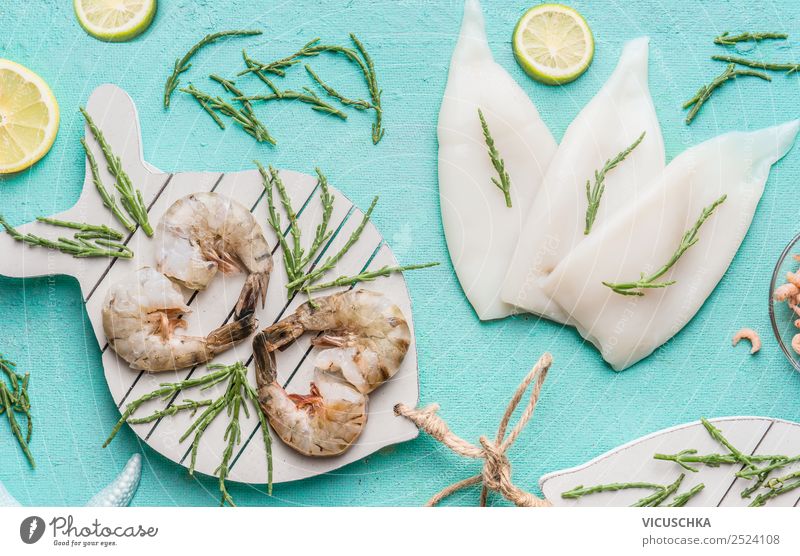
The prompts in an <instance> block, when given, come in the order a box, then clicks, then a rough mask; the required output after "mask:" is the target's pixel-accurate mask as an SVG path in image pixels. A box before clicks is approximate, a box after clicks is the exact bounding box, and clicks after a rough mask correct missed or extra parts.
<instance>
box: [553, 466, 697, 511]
mask: <svg viewBox="0 0 800 556" xmlns="http://www.w3.org/2000/svg"><path fill="white" fill-rule="evenodd" d="M684 478H685V476H684V474H683V473H681V474H680V476H678V478H677V479H676V480H675V481H674V482H672V483H670V484H668V485H659V484H656V483H644V482H638V483H609V484H605V485H595V486H591V487H584V486H583V485H578V486H576V487H575V488H573V489H572V490H568V491H565V492H562V493H561V497H562V498H567V499H577V498H581V497H583V496H588V495H590V494H598V493H601V492H617V491H620V490H630V489H637V490H639V489H643V490H652V491H653V493H652V494H650V495H648V496H645V497H644V498H641V499H639V500H637V501H636V502H634V503H633V504H631V507H636V508H654V507H658V506H661V504H662V503H664V502H665V501H666V500H667V499H668V498H669V497H670V496H672V495H673V494H675V492H677V490H678V489H679V488H680V486H681V483H682V482H683V479H684ZM703 488H705V485H703V484H702V483H701V484H699V485H696V486H695V487H693V488H692V489H691V490H689V491H687V492H684V493H682V494H678V495H677V496H676V497H675V498H674V499H673V501H672V503H671V504H669V505H670V506H673V507H680V506H685V505H686V503H687V502H688V501H689V500H690V499H691V498H692V497H693V496H695V495H696V494H697V493H698V492H700V491H701V490H703Z"/></svg>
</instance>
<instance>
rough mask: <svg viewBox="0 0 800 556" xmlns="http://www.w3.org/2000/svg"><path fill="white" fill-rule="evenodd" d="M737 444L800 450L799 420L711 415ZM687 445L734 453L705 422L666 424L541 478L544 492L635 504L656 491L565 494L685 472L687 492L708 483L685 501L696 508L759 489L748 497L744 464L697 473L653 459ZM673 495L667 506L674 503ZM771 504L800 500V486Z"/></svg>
mask: <svg viewBox="0 0 800 556" xmlns="http://www.w3.org/2000/svg"><path fill="white" fill-rule="evenodd" d="M710 421H711V423H712V424H713V425H714V426H715V427H716V428H718V429H719V430H720V431H721V432H722V434H723V435H724V436H725V438H727V439H728V440H729V441H730V442H731V443H732V444H733V445H734V446H735V447H736V448H738V449H739V450H740V451H741V452H742V453H744V454H747V455H759V454H762V455H786V456H790V457H791V456H796V455H800V424H798V423H793V422H790V421H783V420H781V419H770V418H767V417H723V418H718V419H710ZM686 449H695V450H697V452H698V455H704V454H728V453H729V452H728V451H727V450H726V449H725V448H724V447H723V446H722V445H720V443H719V442H717V441H715V440H714V439H713V438H711V436H710V435H709V434H708V432H707V431H706V429H705V427H703V425H702V423H700V422H699V421H695V422H693V423H687V424H685V425H679V426H677V427H673V428H669V429H665V430H662V431H659V432H656V433H653V434H650V435H648V436H644V437H642V438H639V439H637V440H634V441H633V442H629V443H628V444H625V445H623V446H620V447H619V448H616V449H615V450H611V451H610V452H607V453H605V454H603V455H601V456H598V457H596V458H595V459H593V460H591V461H590V462H588V463H585V464H584V465H580V466H578V467H573V468H571V469H564V470H562V471H556V472H554V473H548V474H547V475H545V476H543V477H542V478H541V479H540V480H539V486H540V488H541V489H542V492H543V493H544V495H545V498H547V500H548V501H550V502H551V503H552V504H553V505H554V506H573V507H574V506H583V507H591V506H630V505H631V504H633V503H635V502H636V501H638V500H640V499H642V498H644V497H645V496H647V495H649V494H652V493H653V491H652V490H642V489H626V490H619V491H616V492H602V493H598V494H590V495H587V496H583V497H581V498H577V499H569V498H562V496H561V494H562V493H563V492H566V491H568V490H571V489H573V488H575V487H576V486H579V485H583V486H585V487H591V486H595V485H601V484H609V483H629V482H648V483H655V484H660V485H668V484H671V483H672V482H674V481H675V480H676V479H677V478H678V477H679V476H680V474H681V473H684V475H685V477H684V479H683V482H682V483H681V485H680V488H679V489H678V492H679V493H683V492H687V491H689V490H690V489H691V488H692V487H694V486H696V485H699V484H700V483H702V484H704V485H705V488H703V490H701V491H700V492H699V493H698V494H697V495H695V496H694V497H692V498H691V499H690V500H689V502H688V503H687V504H686V505H687V507H688V506H695V507H712V506H747V505H749V504H750V503H751V502H752V501H753V499H754V497H755V496H757V494H758V493H759V492H763V491H764V489H762V490H760V491H758V492H756V493H754V494H753V495H751V497H750V498H743V497H742V496H741V492H742V491H743V490H745V489H746V488H748V487H749V486H750V485H751V484H752V481H748V480H745V479H740V478H737V477H736V476H735V473H736V472H737V471H739V470H740V469H741V466H740V465H720V466H719V467H709V466H707V465H700V464H697V465H696V467H697V469H698V471H697V472H696V473H693V472H691V471H687V470H685V469H683V468H682V467H681V466H680V465H679V464H677V463H675V462H672V461H662V460H656V459H653V455H654V454H657V453H661V454H677V453H678V452H680V451H682V450H686ZM798 469H800V462H798V463H795V464H791V465H788V466H786V467H785V468H782V469H781V470H779V471H773V472H772V474H771V475H770V477H778V476H783V475H786V474H789V473H792V472H795V471H797V470H798ZM670 500H671V498H670V499H669V500H667V501H666V503H665V504H664V505H667V504H669V501H670ZM766 505H767V506H782V507H791V506H795V507H796V506H799V505H800V489H797V490H796V491H791V492H788V493H786V494H784V495H780V496H777V497H775V498H773V499H771V500H769V501H768V502H767V504H766Z"/></svg>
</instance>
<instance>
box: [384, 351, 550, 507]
mask: <svg viewBox="0 0 800 556" xmlns="http://www.w3.org/2000/svg"><path fill="white" fill-rule="evenodd" d="M552 363H553V358H552V356H551V355H550V354H549V353H545V354H544V355H542V357H541V359H539V361H538V362H537V363H536V365H534V367H533V369H531V372H530V373H528V376H526V377H525V380H523V381H522V384H520V385H519V387H517V391H516V392H515V393H514V396H513V397H512V398H511V402H510V403H509V404H508V407H507V408H506V412H505V414H504V415H503V419H502V420H501V421H500V427H499V428H498V430H497V436H496V437H495V440H494V442H492V441H490V440H489V439H488V438H486V437H485V436H481V437H480V439H479V441H480V447H478V446H475V445H473V444H470V443H469V442H467V441H466V440H464V439H463V438H460V437H458V436H457V435H456V434H454V433H453V432H452V431H451V430H450V428H449V427H448V426H447V423H445V422H444V420H443V419H442V418H441V417H439V416H438V415H437V414H436V412H437V411H438V410H439V406H438V405H437V404H432V405H430V406H428V407H426V408H423V409H411V408H410V407H408V406H406V405H403V404H397V405H396V406H395V407H394V412H395V413H396V414H397V415H401V416H403V417H405V418H407V419H409V420H411V421H412V422H413V423H414V424H415V425H417V427H418V428H419V429H420V430H423V431H425V432H426V433H428V434H429V435H431V436H432V437H433V438H435V439H436V440H438V441H439V442H441V443H442V444H444V445H445V446H447V447H448V448H450V449H451V450H452V451H454V452H455V453H457V454H459V455H462V456H464V457H467V458H472V459H483V460H484V463H483V471H482V472H481V474H480V475H475V476H474V477H470V478H469V479H464V480H463V481H459V482H457V483H455V484H453V485H450V486H449V487H447V488H445V489H443V490H442V491H441V492H439V493H437V494H436V495H434V496H433V498H431V499H430V500H429V501H428V503H427V504H426V505H427V506H435V505H436V504H438V503H439V502H441V501H442V500H443V499H445V498H447V497H448V496H450V495H451V494H453V493H455V492H457V491H459V490H461V489H463V488H466V487H469V486H472V485H476V484H480V483H483V489H482V491H481V499H480V502H481V506H485V505H486V498H487V495H488V491H489V490H492V491H494V492H498V493H500V494H501V495H503V496H504V497H505V498H506V499H507V500H508V501H509V502H512V503H514V504H516V505H517V506H525V507H544V506H550V505H551V504H550V502H548V501H547V500H543V499H541V498H539V497H538V496H536V495H534V494H531V493H530V492H526V491H524V490H522V489H520V488H518V487H517V486H516V485H514V483H512V482H511V462H509V461H508V457H506V452H507V451H508V449H509V448H510V447H511V445H512V444H514V441H516V440H517V438H518V437H519V435H520V433H521V432H522V429H524V428H525V425H527V424H528V421H529V420H530V418H531V416H532V415H533V410H534V409H535V408H536V402H538V401H539V394H541V392H542V385H543V384H544V380H545V378H547V371H548V370H549V369H550V365H551V364H552ZM534 379H536V382H535V383H534V385H533V389H532V390H531V396H530V399H529V400H528V405H527V406H526V407H525V410H524V411H523V412H522V416H521V417H520V419H519V421H518V422H517V424H516V425H515V426H514V428H513V429H511V433H510V434H509V435H508V436H507V437H506V429H507V428H508V424H509V421H510V420H511V416H512V415H513V413H514V410H515V409H516V408H517V406H518V405H519V403H520V401H521V400H522V396H523V395H524V394H525V392H526V390H527V389H528V386H530V384H531V382H533V380H534Z"/></svg>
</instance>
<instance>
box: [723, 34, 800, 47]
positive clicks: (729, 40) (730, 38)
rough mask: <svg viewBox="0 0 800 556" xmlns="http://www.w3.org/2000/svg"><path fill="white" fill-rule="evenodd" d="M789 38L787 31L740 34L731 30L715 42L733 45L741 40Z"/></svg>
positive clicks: (757, 40)
mask: <svg viewBox="0 0 800 556" xmlns="http://www.w3.org/2000/svg"><path fill="white" fill-rule="evenodd" d="M788 38H789V35H787V34H786V33H739V34H738V35H731V34H730V32H729V31H725V32H724V33H722V34H721V35H719V36H718V37H715V38H714V44H721V45H724V46H733V45H736V44H737V43H740V42H760V41H765V40H771V39H788Z"/></svg>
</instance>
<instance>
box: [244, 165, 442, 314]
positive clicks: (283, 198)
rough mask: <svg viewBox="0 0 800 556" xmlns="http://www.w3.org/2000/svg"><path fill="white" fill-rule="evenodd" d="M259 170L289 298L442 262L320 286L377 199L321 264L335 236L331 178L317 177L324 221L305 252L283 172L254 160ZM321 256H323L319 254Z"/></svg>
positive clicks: (356, 235) (358, 233)
mask: <svg viewBox="0 0 800 556" xmlns="http://www.w3.org/2000/svg"><path fill="white" fill-rule="evenodd" d="M254 163H255V165H256V167H257V168H258V171H259V172H260V173H261V178H262V184H263V186H264V191H265V197H266V199H267V215H268V216H267V221H268V223H269V225H270V227H271V228H272V231H273V232H275V236H276V237H277V238H278V244H279V245H280V248H281V252H282V254H283V266H284V269H285V270H286V275H287V276H288V278H289V283H288V284H287V285H286V288H287V290H288V295H289V296H290V297H291V296H292V295H294V294H295V293H297V292H300V291H303V292H306V294H308V296H309V299H310V297H311V293H312V292H315V291H319V290H323V289H329V288H334V287H338V286H353V285H355V284H357V283H359V282H369V281H372V280H375V279H376V278H380V277H385V276H389V275H391V274H394V273H396V272H404V271H406V270H418V269H422V268H429V267H432V266H436V265H438V264H439V263H427V264H418V265H408V266H397V265H386V266H383V267H382V268H379V269H377V270H367V271H364V272H361V273H359V274H357V275H354V276H340V277H338V278H336V279H335V280H332V281H330V282H325V283H317V282H319V280H321V279H322V277H323V276H324V275H325V273H326V272H328V271H329V270H331V269H333V268H335V267H336V264H337V263H338V262H339V261H340V260H341V259H342V257H344V256H345V254H347V252H348V251H350V249H351V248H352V247H353V245H355V244H356V243H357V242H358V240H359V238H360V237H361V234H362V233H363V231H364V228H365V227H366V225H367V223H368V222H369V220H370V218H371V217H372V212H373V211H374V210H375V206H376V205H377V204H378V197H375V198H374V199H373V200H372V204H371V205H370V207H369V209H368V210H367V212H366V213H364V215H363V216H362V218H361V222H360V223H359V224H358V226H357V227H356V228H355V229H354V230H353V232H351V234H350V237H349V238H348V239H347V241H346V242H345V244H344V245H343V246H342V247H341V248H340V249H339V251H337V252H336V253H335V254H334V255H330V256H328V257H327V258H326V259H324V260H323V261H322V262H318V261H317V259H318V253H319V252H320V250H321V249H322V247H323V245H324V244H325V243H326V242H328V241H329V239H330V238H331V237H332V236H333V231H331V230H329V229H328V228H329V226H330V220H331V215H332V214H333V206H334V196H333V194H332V193H331V192H330V189H329V187H328V178H327V177H325V174H323V173H322V171H321V170H320V169H319V168H317V169H316V172H317V177H318V179H319V181H318V184H319V190H320V202H321V204H322V221H321V222H320V223H319V224H318V225H317V228H316V230H315V232H314V239H313V240H312V242H311V247H310V248H309V249H308V252H306V251H305V250H304V249H303V248H302V246H301V243H302V234H301V230H300V226H299V224H298V221H297V213H296V212H295V210H294V208H293V207H292V201H291V199H290V198H289V194H288V192H287V190H286V186H285V185H284V183H283V180H282V179H281V177H280V173H279V172H278V171H277V170H276V169H275V168H273V167H272V166H270V167H269V169H266V168H264V167H263V166H262V165H261V164H260V163H259V162H258V161H254ZM274 189H277V190H278V196H279V197H280V203H281V205H282V206H283V210H284V213H285V214H286V216H287V218H288V220H289V235H290V237H291V245H290V244H289V241H288V240H287V238H286V234H285V233H284V229H283V223H282V221H281V216H280V214H279V213H278V208H277V204H276V203H275V199H274V194H273V190H274ZM320 257H321V255H320Z"/></svg>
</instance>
